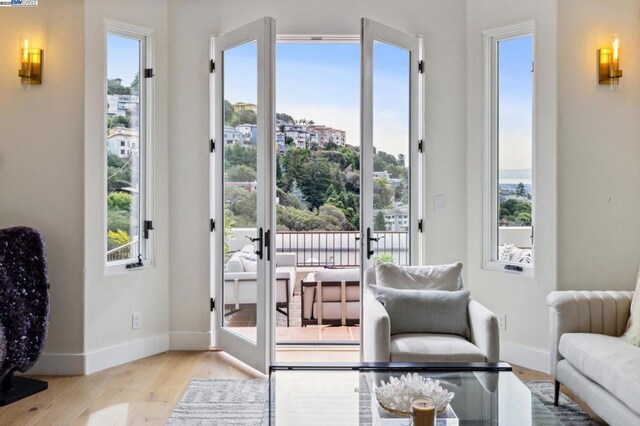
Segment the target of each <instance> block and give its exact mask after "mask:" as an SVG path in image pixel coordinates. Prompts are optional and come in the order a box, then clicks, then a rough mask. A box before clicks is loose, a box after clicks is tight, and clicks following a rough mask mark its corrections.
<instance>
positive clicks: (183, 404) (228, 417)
mask: <svg viewBox="0 0 640 426" xmlns="http://www.w3.org/2000/svg"><path fill="white" fill-rule="evenodd" d="M266 402H267V381H266V380H265V379H251V380H231V379H207V380H205V379H194V380H192V381H191V383H190V384H189V387H188V389H187V391H186V392H185V394H184V396H183V397H182V401H180V403H179V404H178V406H177V407H176V408H175V410H173V413H172V414H171V417H170V418H169V420H168V421H167V425H170V426H182V425H207V426H209V425H211V426H227V425H228V426H258V425H261V424H262V420H263V418H265V408H266V409H267V410H268V407H267V406H266Z"/></svg>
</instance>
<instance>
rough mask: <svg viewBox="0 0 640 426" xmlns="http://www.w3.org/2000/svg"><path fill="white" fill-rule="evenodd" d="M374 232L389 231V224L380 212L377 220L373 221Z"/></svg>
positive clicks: (376, 217)
mask: <svg viewBox="0 0 640 426" xmlns="http://www.w3.org/2000/svg"><path fill="white" fill-rule="evenodd" d="M373 230H374V231H386V230H387V224H386V222H385V221H384V214H383V213H382V212H381V211H379V212H378V213H377V214H376V216H375V218H374V219H373Z"/></svg>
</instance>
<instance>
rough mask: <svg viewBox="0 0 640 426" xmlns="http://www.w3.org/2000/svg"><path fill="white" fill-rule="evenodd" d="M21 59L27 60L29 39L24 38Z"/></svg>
mask: <svg viewBox="0 0 640 426" xmlns="http://www.w3.org/2000/svg"><path fill="white" fill-rule="evenodd" d="M22 59H23V60H24V62H28V61H29V39H26V38H25V39H24V47H23V48H22Z"/></svg>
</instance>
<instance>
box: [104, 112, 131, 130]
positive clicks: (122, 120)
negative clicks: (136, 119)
mask: <svg viewBox="0 0 640 426" xmlns="http://www.w3.org/2000/svg"><path fill="white" fill-rule="evenodd" d="M118 126H120V127H126V128H128V129H129V128H131V119H130V118H129V117H125V116H124V115H116V116H109V117H108V118H107V127H108V128H110V129H111V128H113V127H118Z"/></svg>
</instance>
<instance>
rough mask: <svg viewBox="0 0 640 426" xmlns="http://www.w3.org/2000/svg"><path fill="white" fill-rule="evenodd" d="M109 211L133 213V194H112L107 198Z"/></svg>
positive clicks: (117, 192) (118, 192)
mask: <svg viewBox="0 0 640 426" xmlns="http://www.w3.org/2000/svg"><path fill="white" fill-rule="evenodd" d="M107 210H111V211H116V210H123V211H127V212H130V211H131V194H129V193H127V192H120V191H116V192H111V193H109V195H108V196H107Z"/></svg>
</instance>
